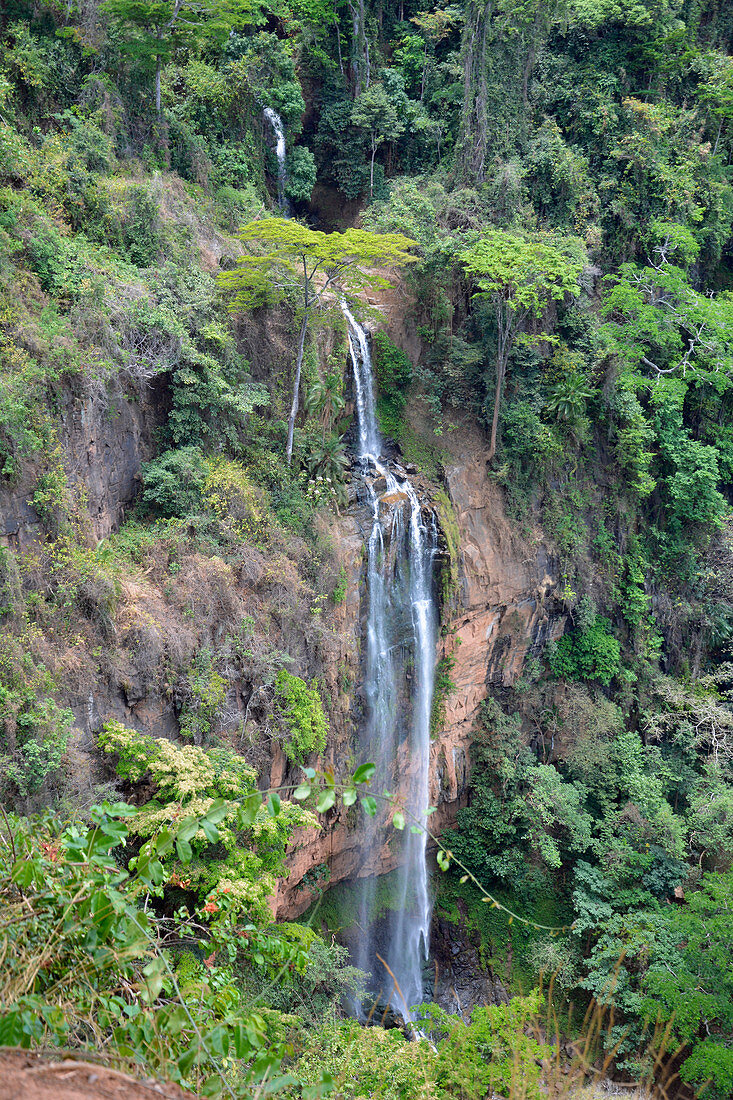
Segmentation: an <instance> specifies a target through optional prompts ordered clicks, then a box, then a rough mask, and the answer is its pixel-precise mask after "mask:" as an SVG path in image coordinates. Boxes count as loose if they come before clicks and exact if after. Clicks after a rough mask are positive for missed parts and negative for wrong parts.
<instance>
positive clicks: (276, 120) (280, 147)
mask: <svg viewBox="0 0 733 1100" xmlns="http://www.w3.org/2000/svg"><path fill="white" fill-rule="evenodd" d="M262 113H263V114H264V116H265V118H266V119H267V121H268V122H269V123H270V126H271V127H272V132H273V133H274V135H275V156H276V157H277V205H278V206H279V207H280V210H281V212H282V213H283V214H284V215H285V217H286V218H287V217H289V215H290V203H289V202H288V200H287V196H286V194H285V184H286V182H287V178H288V177H287V170H286V167H285V127H284V126H283V121H282V119H281V118H280V115H279V114H278V113H277V111H273V109H272V107H265V109H264V111H263V112H262Z"/></svg>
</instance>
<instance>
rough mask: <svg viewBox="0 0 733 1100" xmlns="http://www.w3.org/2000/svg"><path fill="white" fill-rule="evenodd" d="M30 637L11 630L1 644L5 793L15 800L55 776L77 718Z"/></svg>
mask: <svg viewBox="0 0 733 1100" xmlns="http://www.w3.org/2000/svg"><path fill="white" fill-rule="evenodd" d="M30 641H31V638H30V633H25V634H24V633H20V634H19V635H18V636H16V637H12V636H11V635H10V634H6V635H4V637H3V638H2V643H1V645H0V760H1V762H2V784H1V786H0V792H1V793H2V797H3V798H4V799H5V798H7V799H8V800H9V801H12V799H13V798H14V797H17V796H20V797H21V798H25V797H26V796H27V795H30V794H35V793H36V792H37V791H39V790H40V789H41V788H42V787H43V785H44V783H45V782H46V781H47V780H49V779H52V778H53V777H54V774H55V773H56V771H57V769H58V768H59V767H60V765H61V763H62V761H63V757H64V753H65V751H66V748H67V745H68V743H69V738H70V735H71V725H72V722H73V718H74V716H73V714H72V712H71V710H70V709H69V708H68V707H60V706H59V705H58V704H57V703H56V702H55V701H54V698H53V696H54V694H55V691H56V684H55V682H54V678H53V676H52V675H51V674H50V673H49V671H48V670H47V669H46V668H44V667H43V665H42V664H40V663H39V662H38V661H36V660H34V659H33V655H32V652H30V650H29V642H30Z"/></svg>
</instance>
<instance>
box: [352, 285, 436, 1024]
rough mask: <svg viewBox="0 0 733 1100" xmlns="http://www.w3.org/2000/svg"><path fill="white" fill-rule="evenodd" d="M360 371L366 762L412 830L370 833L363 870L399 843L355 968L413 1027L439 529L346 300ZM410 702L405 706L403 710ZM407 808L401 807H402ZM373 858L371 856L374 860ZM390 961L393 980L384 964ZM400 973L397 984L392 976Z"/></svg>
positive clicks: (426, 902)
mask: <svg viewBox="0 0 733 1100" xmlns="http://www.w3.org/2000/svg"><path fill="white" fill-rule="evenodd" d="M342 309H343V312H344V316H345V317H346V321H347V324H348V335H349V353H350V358H351V363H352V367H353V372H354V389H355V395H356V406H357V420H358V432H359V437H358V438H359V459H360V461H361V468H362V474H363V477H364V484H365V487H366V494H367V500H368V503H369V506H370V509H371V514H372V527H371V532H370V534H369V538H368V543H367V594H368V601H369V604H368V611H367V629H366V647H365V648H366V652H365V673H364V704H365V712H366V713H365V722H364V729H363V734H362V748H363V753H362V755H363V756H364V758H365V759H370V760H372V761H373V762H374V763H375V764H376V765H377V774H376V777H375V785H376V784H378V785H379V787H378V789H379V790H380V791H381V790H382V789H387V790H392V791H394V790H395V789H398V790H399V792H400V794H401V795H402V796H403V797H404V809H405V810H406V811H407V814H406V816H407V817H408V824H407V828H406V829H405V831H404V832H403V833H402V834H399V833H395V832H394V830H393V829H392V828H391V827H390V826H389V825H388V824H387V823H386V822H380V821H379V819H375V820H373V821H371V822H368V823H367V825H366V826H365V831H364V839H363V847H364V855H365V862H367V863H368V862H372V864H373V862H374V860H376V859H377V854H378V853H379V852H380V850H381V849H382V848H383V846H384V845H385V843H386V842H387V841H390V842H392V843H394V842H395V838H397V843H400V844H401V845H402V851H401V853H400V862H399V866H398V868H397V871H396V888H395V891H394V895H393V898H392V904H391V907H390V908H391V912H390V915H389V917H388V920H387V927H386V928H385V929H384V930H383V932H382V934H381V936H380V937H379V942H377V941H376V939H375V933H374V930H373V927H372V920H371V913H372V910H373V902H374V893H375V879H374V877H373V876H371V877H365V878H363V879H360V887H361V914H360V922H359V923H360V927H361V932H362V935H361V940H360V943H359V948H358V950H357V953H356V955H357V957H356V962H357V965H359V966H360V967H361V968H362V969H364V970H366V971H367V972H369V973H371V974H372V988H373V991H374V992H375V993H377V994H378V993H379V991H381V993H382V996H383V998H384V999H385V1000H387V1001H389V1003H390V1004H392V1005H393V1007H394V1008H395V1009H396V1010H397V1011H398V1012H400V1014H402V1015H403V1016H405V1017H408V1016H409V1015H410V1013H409V1009H410V1008H411V1007H412V1006H413V1005H416V1004H420V1003H421V1001H422V997H423V982H422V969H423V966H424V964H425V962H426V960H427V952H428V935H429V925H430V914H431V898H430V890H429V882H428V871H427V865H426V860H425V849H426V840H427V837H426V834H425V832H424V830H423V829H420V830H418V831H417V832H414V833H413V832H412V831H411V829H410V825H411V824H412V822H413V821H417V822H419V823H420V824H422V825H425V823H426V820H427V810H428V800H429V760H430V714H431V709H432V701H433V688H434V679H435V650H436V641H437V628H438V614H437V603H436V597H435V593H434V583H433V582H434V562H435V556H436V553H437V549H438V529H437V524H436V522H435V518H434V515H433V513H431V512H427V513H426V511H425V510H424V509H423V507H422V505H421V503H420V500H419V497H418V495H417V493H416V491H415V489H414V487H413V485H412V484H411V482H410V480H409V478H408V477H407V474H406V472H405V471H404V470H402V469H401V468H400V467H398V466H397V465H396V464H394V463H390V462H389V461H387V460H386V459H383V457H382V451H383V444H382V440H381V438H380V434H379V427H378V424H377V417H376V407H375V399H374V386H373V379H372V364H371V355H370V350H369V340H368V337H367V334H366V332H365V331H364V329H363V328H362V326H361V325H360V324H359V323H358V322H357V321H356V320H355V318H354V316H353V315H352V313H351V312H350V310H349V309H348V307H347V305H346V303H345V302H342ZM406 704H407V705H406ZM395 808H401V807H395ZM367 857H371V860H369V859H368V858H367ZM378 954H379V955H381V956H382V958H383V959H384V961H385V962H386V963H387V966H388V967H389V970H387V969H386V968H385V967H384V966H383V965H382V964H381V963H380V962H379V960H378V959H377V955H378ZM390 971H391V975H390Z"/></svg>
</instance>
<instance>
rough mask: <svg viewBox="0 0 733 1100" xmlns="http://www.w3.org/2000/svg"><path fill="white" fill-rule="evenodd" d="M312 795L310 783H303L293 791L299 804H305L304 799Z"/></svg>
mask: <svg viewBox="0 0 733 1100" xmlns="http://www.w3.org/2000/svg"><path fill="white" fill-rule="evenodd" d="M310 793H311V785H310V783H301V784H300V786H299V787H296V788H295V790H294V791H293V798H295V799H297V800H298V802H303V801H304V799H306V798H309V797H310Z"/></svg>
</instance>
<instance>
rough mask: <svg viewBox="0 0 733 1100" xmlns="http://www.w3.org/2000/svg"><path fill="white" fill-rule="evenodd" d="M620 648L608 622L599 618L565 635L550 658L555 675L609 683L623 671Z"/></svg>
mask: <svg viewBox="0 0 733 1100" xmlns="http://www.w3.org/2000/svg"><path fill="white" fill-rule="evenodd" d="M620 658H621V646H620V644H619V641H618V639H617V638H614V636H613V635H612V633H611V624H610V622H609V621H608V619H605V618H603V616H601V615H597V616H596V617H595V618H594V620H593V621H592V622H591V623H589V624H588V626H587V627H586V628H585V629H578V630H573V631H571V632H570V633H569V634H564V635H563V637H562V638H561V639H560V640H559V642H557V644H556V645H555V647H554V649H553V650H552V652H551V654H550V656H549V662H550V668H551V669H552V671H553V673H554V674H555V676H565V677H566V678H567V679H569V680H599V681H600V682H601V683H602V684H606V685H608V684H610V682H611V680H612V679H613V677H614V676H617V675H618V674H619V672H620V663H619V662H620Z"/></svg>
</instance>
